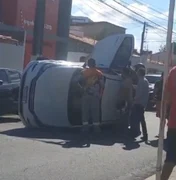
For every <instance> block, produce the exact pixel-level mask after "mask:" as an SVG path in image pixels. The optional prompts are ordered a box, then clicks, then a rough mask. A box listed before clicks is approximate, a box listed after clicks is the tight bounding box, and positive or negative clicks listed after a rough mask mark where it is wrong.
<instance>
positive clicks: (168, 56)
mask: <svg viewBox="0 0 176 180" xmlns="http://www.w3.org/2000/svg"><path fill="white" fill-rule="evenodd" d="M174 9H175V0H170V6H169V17H168V29H167V42H166V50H167V51H166V63H164V69H165V71H164V83H163V89H164V88H165V86H164V85H165V82H166V79H167V76H168V72H169V69H170V67H169V66H170V63H171V58H172V33H173V22H174ZM163 92H164V90H163ZM163 100H164V93H163V95H162V102H161V120H160V132H159V143H158V154H157V167H156V180H160V179H161V171H162V155H163V141H164V127H165V121H166V120H165V117H166V116H165V107H166V105H165V103H164V101H163Z"/></svg>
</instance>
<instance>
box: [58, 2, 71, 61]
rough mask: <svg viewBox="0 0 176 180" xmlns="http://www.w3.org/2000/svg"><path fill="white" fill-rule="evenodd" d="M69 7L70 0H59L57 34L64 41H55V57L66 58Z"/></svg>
mask: <svg viewBox="0 0 176 180" xmlns="http://www.w3.org/2000/svg"><path fill="white" fill-rule="evenodd" d="M71 8H72V0H60V1H59V12H58V25H57V27H58V28H57V36H58V37H60V38H62V39H64V41H57V43H56V59H62V60H66V59H67V52H68V43H69V30H70V16H71Z"/></svg>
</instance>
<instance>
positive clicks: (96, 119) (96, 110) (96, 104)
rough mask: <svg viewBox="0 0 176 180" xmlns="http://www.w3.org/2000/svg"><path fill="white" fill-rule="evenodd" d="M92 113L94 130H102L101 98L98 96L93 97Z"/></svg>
mask: <svg viewBox="0 0 176 180" xmlns="http://www.w3.org/2000/svg"><path fill="white" fill-rule="evenodd" d="M90 110H91V111H90V114H91V117H92V121H93V126H94V130H95V131H97V132H99V131H100V100H99V98H97V97H94V96H92V97H91V106H90Z"/></svg>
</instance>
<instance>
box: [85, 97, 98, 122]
mask: <svg viewBox="0 0 176 180" xmlns="http://www.w3.org/2000/svg"><path fill="white" fill-rule="evenodd" d="M90 119H91V120H92V123H93V124H94V125H99V124H100V99H99V98H98V97H95V96H92V95H88V94H86V95H83V97H82V123H83V125H88V124H89V122H90Z"/></svg>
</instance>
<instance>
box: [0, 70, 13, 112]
mask: <svg viewBox="0 0 176 180" xmlns="http://www.w3.org/2000/svg"><path fill="white" fill-rule="evenodd" d="M0 81H2V84H1V85H0V107H1V108H0V114H4V113H5V112H6V110H7V108H8V107H9V105H10V104H11V103H10V97H11V86H10V82H9V78H8V73H7V71H6V70H5V69H0Z"/></svg>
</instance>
